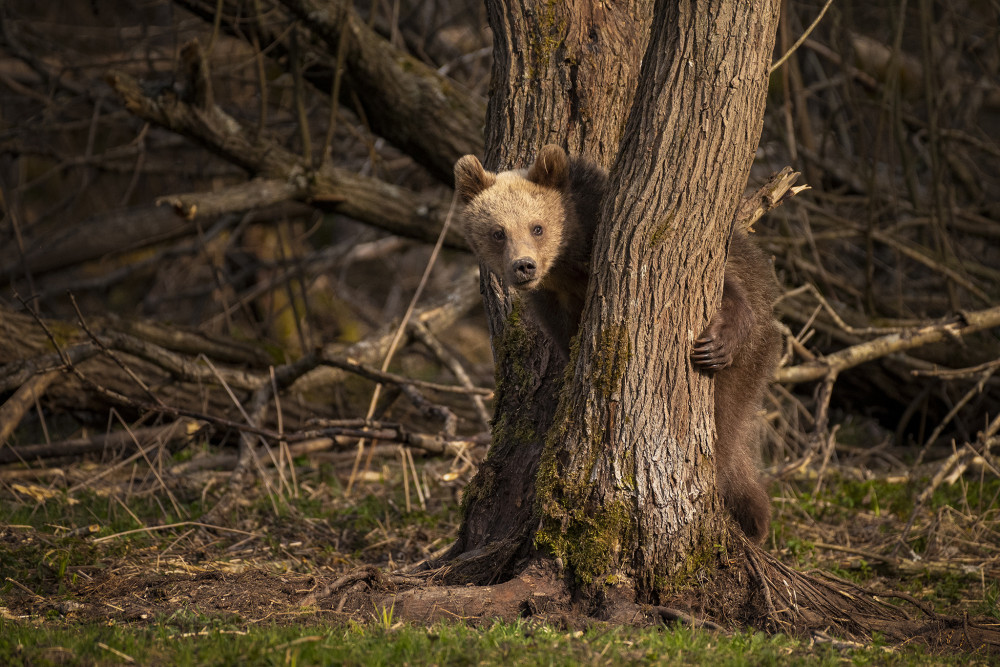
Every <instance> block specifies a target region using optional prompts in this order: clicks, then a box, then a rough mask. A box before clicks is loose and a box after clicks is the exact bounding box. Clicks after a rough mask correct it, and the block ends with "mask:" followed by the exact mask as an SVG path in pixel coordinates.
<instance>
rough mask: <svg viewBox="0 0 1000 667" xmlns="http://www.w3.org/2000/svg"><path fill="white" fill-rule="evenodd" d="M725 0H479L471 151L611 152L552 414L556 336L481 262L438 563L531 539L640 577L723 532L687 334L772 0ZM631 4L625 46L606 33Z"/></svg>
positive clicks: (476, 574) (739, 157) (755, 109)
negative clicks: (477, 378) (473, 425)
mask: <svg viewBox="0 0 1000 667" xmlns="http://www.w3.org/2000/svg"><path fill="white" fill-rule="evenodd" d="M507 5H510V6H507ZM730 5H731V3H724V2H700V3H679V5H678V4H677V3H674V2H658V3H657V7H656V12H657V13H656V18H655V19H653V20H651V19H652V17H651V16H650V14H649V10H650V8H651V7H650V3H639V4H638V6H637V7H633V8H625V9H622V8H621V7H620V6H619V8H618V9H617V10H614V11H609V10H606V9H600V8H599V7H605V6H606V5H596V4H594V5H591V4H590V3H554V4H550V3H543V2H538V3H532V4H531V5H530V6H528V7H525V4H524V3H500V2H491V3H488V6H489V9H490V19H491V25H492V27H493V30H494V35H495V39H496V44H495V51H496V55H495V61H496V64H495V69H494V73H493V94H492V97H491V99H490V104H489V113H488V128H487V166H488V167H489V168H492V169H499V168H507V167H511V166H524V165H526V164H528V163H529V162H530V160H531V159H532V158H533V157H534V155H535V154H536V153H537V150H538V149H539V148H540V146H541V145H543V144H544V143H547V142H555V143H561V144H562V145H564V146H565V147H566V148H567V149H568V150H569V151H570V152H571V153H575V154H584V155H588V156H589V157H591V158H592V159H594V160H595V161H597V162H598V163H600V164H602V165H604V166H609V163H610V162H611V160H612V159H613V158H614V156H615V155H617V160H616V164H615V167H614V169H613V170H612V180H611V185H610V188H609V193H610V196H609V197H608V198H607V200H606V201H605V205H604V212H603V213H604V217H603V219H604V221H605V224H602V226H601V228H600V230H599V232H598V235H597V238H596V240H595V244H594V265H593V273H592V276H591V281H590V282H591V284H590V291H589V294H588V304H587V310H586V311H585V314H584V321H583V325H582V327H583V328H582V334H581V338H580V350H579V354H578V355H577V356H576V357H575V359H574V360H573V361H571V364H572V374H567V378H569V379H568V380H567V382H568V386H567V387H566V388H565V391H564V404H563V405H562V408H561V411H560V413H559V416H558V417H556V416H555V411H556V402H557V400H558V396H559V391H558V389H559V386H560V383H561V377H562V374H561V369H559V368H558V366H559V361H558V355H556V354H554V353H553V352H552V351H551V350H550V349H549V348H548V347H547V346H546V345H544V344H541V343H542V339H541V337H540V336H535V334H534V332H533V329H532V328H531V327H530V326H529V327H527V328H525V327H521V326H510V325H511V323H512V322H515V321H518V322H519V321H520V318H519V317H517V310H516V309H514V310H513V311H512V309H511V306H510V300H509V297H508V296H507V295H506V294H504V293H503V292H502V291H501V289H500V288H499V286H498V285H497V283H496V282H495V280H494V279H491V277H490V276H489V274H488V273H486V272H484V276H485V278H484V281H483V285H482V286H483V289H484V299H485V302H486V307H487V313H488V315H489V319H490V323H491V334H492V335H493V341H494V349H495V351H496V359H497V384H498V393H497V412H496V418H495V426H494V444H493V448H492V450H491V452H490V456H489V458H488V459H487V461H486V462H485V463H484V465H483V467H482V469H481V472H480V474H479V476H478V477H477V478H476V479H475V480H473V483H472V484H470V487H469V492H468V495H467V499H466V503H465V506H464V512H465V515H464V521H463V526H462V529H461V531H460V536H459V540H458V542H457V544H456V545H455V548H454V549H453V550H452V551H451V553H450V554H449V556H450V557H451V558H452V559H454V558H456V557H459V558H458V559H457V560H452V566H453V568H452V569H451V577H452V579H453V580H456V579H464V580H472V581H480V582H481V581H486V580H502V579H503V578H505V577H507V576H510V575H511V574H513V573H515V572H516V571H517V568H518V567H519V564H520V563H521V562H523V558H524V557H527V556H529V555H531V553H532V552H533V550H534V549H535V545H536V544H538V543H543V544H545V545H546V546H547V547H548V548H550V549H551V550H552V552H553V553H554V554H555V555H557V556H559V557H561V560H562V562H564V563H565V564H567V565H568V566H569V567H570V568H571V570H572V571H573V572H574V573H575V574H576V575H577V578H578V580H579V581H582V582H586V581H593V580H595V579H596V578H597V577H599V576H605V575H615V577H616V578H615V580H622V579H623V578H625V579H630V580H634V582H635V585H636V586H637V588H638V589H639V590H641V591H644V592H652V591H653V590H654V589H656V588H661V587H663V586H664V585H665V584H666V583H668V578H673V577H675V576H677V575H682V574H683V572H684V571H686V570H690V569H692V568H693V567H694V564H695V563H698V564H704V562H705V560H704V557H705V556H706V555H707V550H708V549H711V548H712V546H713V545H715V544H719V543H720V540H722V538H723V536H724V535H725V531H724V528H725V525H726V524H725V519H724V518H723V517H724V515H723V513H722V511H721V504H720V502H719V500H718V495H717V493H716V492H715V480H714V468H713V466H712V465H711V461H712V453H713V446H714V438H715V433H714V427H713V423H714V422H713V411H712V395H711V382H710V380H709V378H707V377H705V376H702V375H698V374H696V373H694V371H693V370H692V368H691V365H690V362H689V361H688V354H689V352H690V349H691V345H692V343H693V341H694V338H695V337H696V335H697V334H698V333H699V332H700V331H701V330H702V328H704V326H705V325H706V324H707V322H708V318H709V316H710V315H711V314H712V312H713V310H714V308H715V307H716V305H717V302H718V299H719V295H720V294H721V284H722V271H723V267H724V264H725V246H726V241H727V239H728V232H729V230H730V227H731V223H732V220H733V216H734V214H735V212H736V208H737V205H738V203H739V201H740V196H741V194H742V192H743V188H744V187H745V185H746V180H747V176H748V173H749V167H750V163H751V161H752V158H753V154H754V151H755V149H756V146H757V142H758V140H759V137H760V129H761V123H762V115H763V108H764V96H765V92H766V81H767V76H766V72H767V65H768V63H769V61H770V55H771V47H772V44H773V36H774V31H775V26H776V24H777V14H778V11H777V4H776V3H775V2H771V1H768V2H758V3H754V4H753V5H752V6H750V5H747V6H744V5H740V6H730ZM630 10H631V11H630ZM650 23H652V36H651V38H650V40H649V46H648V48H647V49H646V51H645V55H644V56H643V58H642V60H640V57H639V56H640V54H639V53H638V52H637V51H635V50H634V49H633V50H630V49H629V48H626V47H625V46H623V44H624V43H625V42H628V43H630V44H636V43H638V42H642V41H644V40H642V39H636V36H637V35H647V34H650V27H649V26H650ZM640 62H642V63H643V69H642V75H641V77H639V76H638V72H639V63H640ZM636 89H637V90H638V93H637V95H636V97H635V104H634V105H633V104H632V93H631V91H633V90H636ZM630 110H631V111H630ZM626 117H627V118H628V122H627V125H625V124H624V122H623V119H624V118H626ZM619 128H622V129H624V132H623V131H622V129H619ZM622 134H624V137H623V136H622ZM619 143H621V150H620V151H618V149H617V147H618V145H619ZM512 312H513V313H514V314H513V315H511V313H512ZM554 420H555V421H556V422H557V423H556V424H555V426H553V421H554ZM547 435H548V444H547V445H544V443H545V439H546V436H547ZM543 446H544V447H545V454H544V456H542V457H541V461H542V469H541V472H540V473H538V474H537V479H538V480H539V481H538V484H539V494H540V498H538V499H537V501H538V502H536V498H535V483H536V471H537V469H538V462H539V457H540V454H541V450H542V448H543ZM681 489H683V490H684V492H683V493H680V492H679V491H680V490H681ZM540 519H542V521H543V523H542V529H541V531H540V532H538V533H537V534H536V531H537V530H538V528H539V520H540ZM602 581H607V579H606V578H604V579H602Z"/></svg>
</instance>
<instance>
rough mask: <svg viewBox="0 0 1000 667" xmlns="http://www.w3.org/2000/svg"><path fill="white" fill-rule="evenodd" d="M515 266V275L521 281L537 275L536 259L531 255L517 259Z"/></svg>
mask: <svg viewBox="0 0 1000 667" xmlns="http://www.w3.org/2000/svg"><path fill="white" fill-rule="evenodd" d="M513 268H514V275H515V276H517V279H518V280H519V281H524V280H531V279H532V278H534V277H535V260H533V259H531V258H530V257H522V258H521V259H515V260H514V264H513Z"/></svg>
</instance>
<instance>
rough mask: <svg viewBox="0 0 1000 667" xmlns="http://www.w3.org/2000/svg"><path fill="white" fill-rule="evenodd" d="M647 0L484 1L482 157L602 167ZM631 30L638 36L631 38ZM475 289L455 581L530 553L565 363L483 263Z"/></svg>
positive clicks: (631, 78)
mask: <svg viewBox="0 0 1000 667" xmlns="http://www.w3.org/2000/svg"><path fill="white" fill-rule="evenodd" d="M652 7H653V5H652V2H651V1H649V0H642V1H640V2H634V3H627V5H626V4H618V3H601V2H592V1H590V0H573V1H572V2H558V3H551V2H545V1H544V0H532V1H530V2H520V3H511V2H504V1H503V0H488V1H487V11H488V14H489V21H490V27H491V28H492V29H493V35H494V64H493V80H492V85H491V90H492V95H491V97H490V101H489V104H488V107H487V127H486V136H487V151H486V164H487V166H488V167H489V168H490V169H494V170H495V169H501V168H510V167H514V166H523V165H525V164H528V162H529V161H530V160H531V159H532V158H533V157H534V156H535V154H536V153H537V152H538V149H539V148H540V147H541V146H543V145H544V144H546V143H559V144H562V145H563V146H564V147H565V148H567V149H568V150H569V151H570V152H571V153H573V154H584V155H588V156H589V157H591V158H592V159H594V160H595V161H596V162H598V163H599V164H601V165H603V166H605V167H608V166H609V165H610V163H611V161H612V160H613V159H614V156H615V152H616V150H617V146H618V142H619V141H620V139H621V133H622V130H623V128H624V126H625V118H626V116H627V114H628V109H629V104H630V103H631V97H632V92H633V91H634V90H635V83H636V81H637V79H638V76H639V63H640V57H641V55H642V49H643V48H644V47H645V40H644V39H643V38H642V36H644V35H647V34H648V32H649V21H650V20H651V18H652ZM637 37H638V38H637ZM481 275H482V278H481V282H480V289H481V290H482V292H483V302H484V304H485V307H486V313H487V319H488V322H489V330H490V337H491V340H492V344H493V351H494V358H495V361H496V377H497V394H496V402H495V411H496V412H495V415H496V416H495V417H494V424H493V444H492V446H491V448H490V452H489V455H488V457H487V459H486V461H484V462H483V464H482V466H481V467H480V470H479V473H478V475H477V476H476V478H475V479H473V481H472V482H471V483H470V484H469V486H468V488H467V490H466V495H465V500H464V501H463V513H464V520H463V522H462V527H461V529H460V531H459V537H458V540H457V541H456V543H455V545H454V547H453V548H452V549H451V551H450V552H449V553H448V554H447V555H446V556H445V557H444V560H446V561H449V562H450V566H449V570H448V574H447V577H448V578H449V579H450V580H453V581H473V582H477V583H486V582H489V581H495V580H497V579H503V578H506V577H509V576H510V575H511V574H513V573H514V572H516V571H517V569H518V568H519V567H520V565H521V564H523V562H524V561H525V559H526V558H528V557H530V556H531V555H532V554H533V552H534V546H533V543H532V536H533V534H534V529H535V528H536V527H537V524H538V517H537V514H536V513H535V509H534V506H535V477H536V473H537V468H538V461H539V457H540V455H541V451H542V447H543V445H544V443H545V437H546V433H547V432H548V430H549V427H550V426H551V425H552V421H553V418H554V416H555V413H556V406H557V400H558V395H559V387H560V385H561V383H562V371H563V368H562V363H561V361H560V353H559V352H558V351H556V350H555V349H554V348H553V347H552V346H551V345H550V344H549V342H548V340H547V339H545V338H544V337H543V336H542V335H541V334H540V333H539V332H538V330H537V328H536V327H535V326H534V325H533V324H532V323H530V322H528V321H527V320H525V319H524V318H522V317H521V311H520V309H519V308H517V307H516V304H514V302H513V301H512V299H511V296H510V294H508V293H507V292H506V291H505V290H504V289H503V288H502V286H501V285H500V283H499V282H498V281H497V279H496V278H495V277H493V276H492V274H490V272H489V271H488V270H486V269H485V267H481Z"/></svg>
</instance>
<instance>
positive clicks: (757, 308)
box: [455, 145, 780, 541]
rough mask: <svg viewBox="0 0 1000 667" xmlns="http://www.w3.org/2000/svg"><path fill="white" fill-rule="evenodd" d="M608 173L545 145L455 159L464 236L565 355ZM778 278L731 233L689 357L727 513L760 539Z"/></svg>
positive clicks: (766, 505) (765, 508)
mask: <svg viewBox="0 0 1000 667" xmlns="http://www.w3.org/2000/svg"><path fill="white" fill-rule="evenodd" d="M606 185H607V174H606V173H605V172H604V170H603V169H601V168H600V167H598V166H596V165H594V164H593V163H591V162H589V161H587V160H584V159H580V158H568V157H567V155H566V153H565V151H563V149H562V148H560V147H559V146H553V145H548V146H545V147H544V148H543V149H542V150H541V152H540V153H539V155H538V157H537V158H536V159H535V162H534V164H532V166H531V167H530V168H529V169H527V170H515V171H505V172H501V173H499V174H496V173H493V172H489V171H486V170H485V169H484V168H483V165H482V164H481V163H480V162H479V160H478V159H476V157H474V156H472V155H466V156H465V157H463V158H461V159H460V160H459V161H458V162H457V163H456V164H455V187H456V189H457V190H458V193H459V195H460V196H461V197H462V199H463V201H464V202H465V203H466V208H465V216H464V220H465V222H464V224H465V227H464V230H465V236H466V238H467V239H468V241H469V245H470V246H472V249H473V251H474V252H475V253H476V255H477V256H478V258H479V260H480V261H481V262H482V263H483V264H485V265H486V266H488V267H489V269H490V270H491V271H493V272H494V273H496V274H497V275H498V276H500V277H501V278H503V280H504V282H505V283H506V284H507V285H508V286H509V287H512V288H514V289H516V290H518V291H519V292H521V293H522V294H523V295H524V296H525V297H526V298H527V301H528V304H529V306H530V308H531V311H532V314H533V316H534V318H535V319H536V320H538V321H539V322H540V323H541V325H542V327H543V328H544V329H545V330H546V332H547V333H548V334H549V335H550V336H551V337H552V338H553V340H554V341H555V342H556V343H557V344H558V346H559V348H560V349H561V350H562V351H563V353H564V354H568V350H569V343H570V340H571V339H572V337H573V336H574V335H575V334H576V331H577V329H578V328H579V324H580V315H581V313H582V312H583V300H584V296H585V293H586V289H587V279H588V277H589V274H590V252H591V245H592V241H593V236H594V231H595V229H596V226H597V222H598V215H599V211H600V203H601V198H602V196H603V194H604V189H605V187H606ZM776 296H777V285H776V283H775V281H774V278H773V274H772V272H771V269H770V262H769V261H768V259H767V257H766V256H765V255H764V254H763V253H762V252H761V251H760V249H759V248H757V246H756V245H754V243H753V242H752V241H751V240H750V239H749V238H748V237H747V235H746V233H745V232H742V231H736V232H734V234H733V237H732V240H731V242H730V245H729V258H728V261H727V263H726V274H725V282H724V285H723V291H722V304H721V306H720V308H719V311H718V312H717V313H716V314H715V317H713V318H712V321H711V322H710V323H709V325H708V327H706V329H705V331H703V332H702V334H701V336H699V338H698V340H697V341H696V343H695V347H694V350H693V351H692V354H691V359H692V361H693V362H694V363H695V365H697V366H698V367H699V368H701V369H703V370H705V371H708V372H714V373H715V422H716V429H717V431H718V442H717V445H716V466H717V470H718V482H719V488H720V490H721V492H722V497H723V500H724V502H725V504H726V506H727V508H728V509H729V511H730V513H731V514H732V515H733V517H734V518H735V519H736V520H737V522H738V523H739V524H740V526H741V527H742V528H743V531H744V532H745V533H746V534H747V535H748V536H749V537H750V538H752V539H756V540H758V541H759V540H762V539H763V538H764V536H765V535H766V534H767V531H768V527H769V525H770V520H771V500H770V498H769V497H768V495H767V492H766V491H765V489H764V487H763V485H762V484H761V481H760V476H759V472H758V470H757V461H758V459H759V457H760V454H759V432H758V425H757V423H756V420H755V417H756V413H757V411H758V410H759V409H760V406H761V402H762V400H763V395H764V389H765V387H766V386H767V383H768V381H769V380H770V378H771V375H772V373H773V372H774V368H775V366H776V365H777V361H778V351H779V348H780V337H779V334H778V330H777V327H776V326H775V324H774V320H773V317H772V312H771V304H772V302H773V301H774V299H775V297H776Z"/></svg>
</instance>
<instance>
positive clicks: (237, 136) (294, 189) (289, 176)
mask: <svg viewBox="0 0 1000 667" xmlns="http://www.w3.org/2000/svg"><path fill="white" fill-rule="evenodd" d="M107 81H108V84H109V85H110V86H111V87H112V88H113V89H114V90H115V92H116V93H118V95H119V97H120V98H121V100H122V103H123V104H124V105H125V107H126V108H127V109H128V110H129V111H130V112H132V113H133V114H135V115H136V116H138V117H139V118H142V119H143V120H146V121H149V122H151V123H156V124H157V125H160V126H162V127H165V128H167V129H169V130H171V131H173V132H176V133H178V134H181V135H183V136H185V137H188V138H189V139H192V140H194V141H196V142H198V143H199V144H201V145H203V146H205V147H206V148H208V149H209V150H211V151H213V152H215V153H217V154H219V155H221V156H222V157H223V158H225V159H226V160H229V161H230V162H232V163H233V164H236V165H238V166H240V167H242V168H243V169H246V170H247V171H249V172H250V173H251V174H255V175H257V176H260V177H262V178H264V179H267V180H268V181H279V182H283V183H286V184H287V189H285V190H284V191H285V192H287V193H288V194H290V195H294V196H295V198H296V199H297V200H299V201H304V202H306V203H311V204H315V205H317V206H321V207H323V208H330V209H332V210H334V211H336V212H338V213H342V214H343V215H346V216H349V217H351V218H354V219H355V220H358V221H360V222H364V223H366V224H370V225H373V226H375V227H379V228H381V229H384V230H386V231H389V232H391V233H393V234H398V235H400V236H406V237H409V238H415V239H419V240H421V241H434V240H436V239H437V236H438V233H439V232H440V230H441V227H442V226H443V225H444V217H445V213H446V212H447V210H448V205H449V202H448V201H446V200H438V199H436V198H435V199H430V198H427V197H424V196H420V195H417V194H416V193H414V192H411V191H409V190H407V189H405V188H401V187H398V186H395V185H391V184H389V183H386V182H384V181H381V180H379V179H377V178H370V177H366V176H361V175H359V174H356V173H354V172H351V171H348V170H346V169H340V168H337V167H334V166H332V165H330V164H329V163H324V164H323V166H322V167H320V168H319V169H316V170H314V169H313V168H312V165H310V164H308V163H307V162H306V161H305V160H304V159H303V158H301V157H300V156H298V155H296V154H294V153H292V152H291V151H289V150H287V149H286V148H284V147H283V146H281V145H280V144H277V143H276V142H273V141H268V140H267V139H265V138H262V137H255V138H252V134H253V133H252V131H250V130H247V129H245V128H243V127H242V126H241V125H240V124H239V122H237V121H236V120H235V119H234V118H233V117H231V116H229V115H228V114H226V113H225V112H223V111H222V110H221V109H220V108H219V107H217V106H211V107H209V108H206V109H200V108H196V107H194V106H192V105H189V104H187V103H185V102H184V101H182V100H181V99H179V98H178V97H177V96H176V95H175V94H173V93H172V92H161V93H160V94H159V95H158V96H156V97H150V96H148V95H146V93H145V91H144V90H143V88H142V86H141V85H140V84H139V82H138V81H136V80H135V79H134V78H132V77H131V76H130V75H128V74H126V73H124V72H111V73H109V74H108V76H107ZM181 197H182V199H181V201H180V203H181V206H182V207H183V209H184V210H185V211H187V212H188V214H191V212H194V213H195V214H197V210H198V209H199V208H202V209H206V210H210V209H211V208H212V207H213V206H216V207H217V206H218V198H217V197H213V196H212V195H197V194H190V195H181ZM272 201H273V198H272ZM445 242H446V244H447V245H448V246H449V247H452V248H457V249H466V248H467V246H466V243H465V239H464V238H462V236H461V234H460V233H459V232H457V231H455V230H452V231H450V233H449V234H448V236H447V238H446V241H445Z"/></svg>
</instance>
